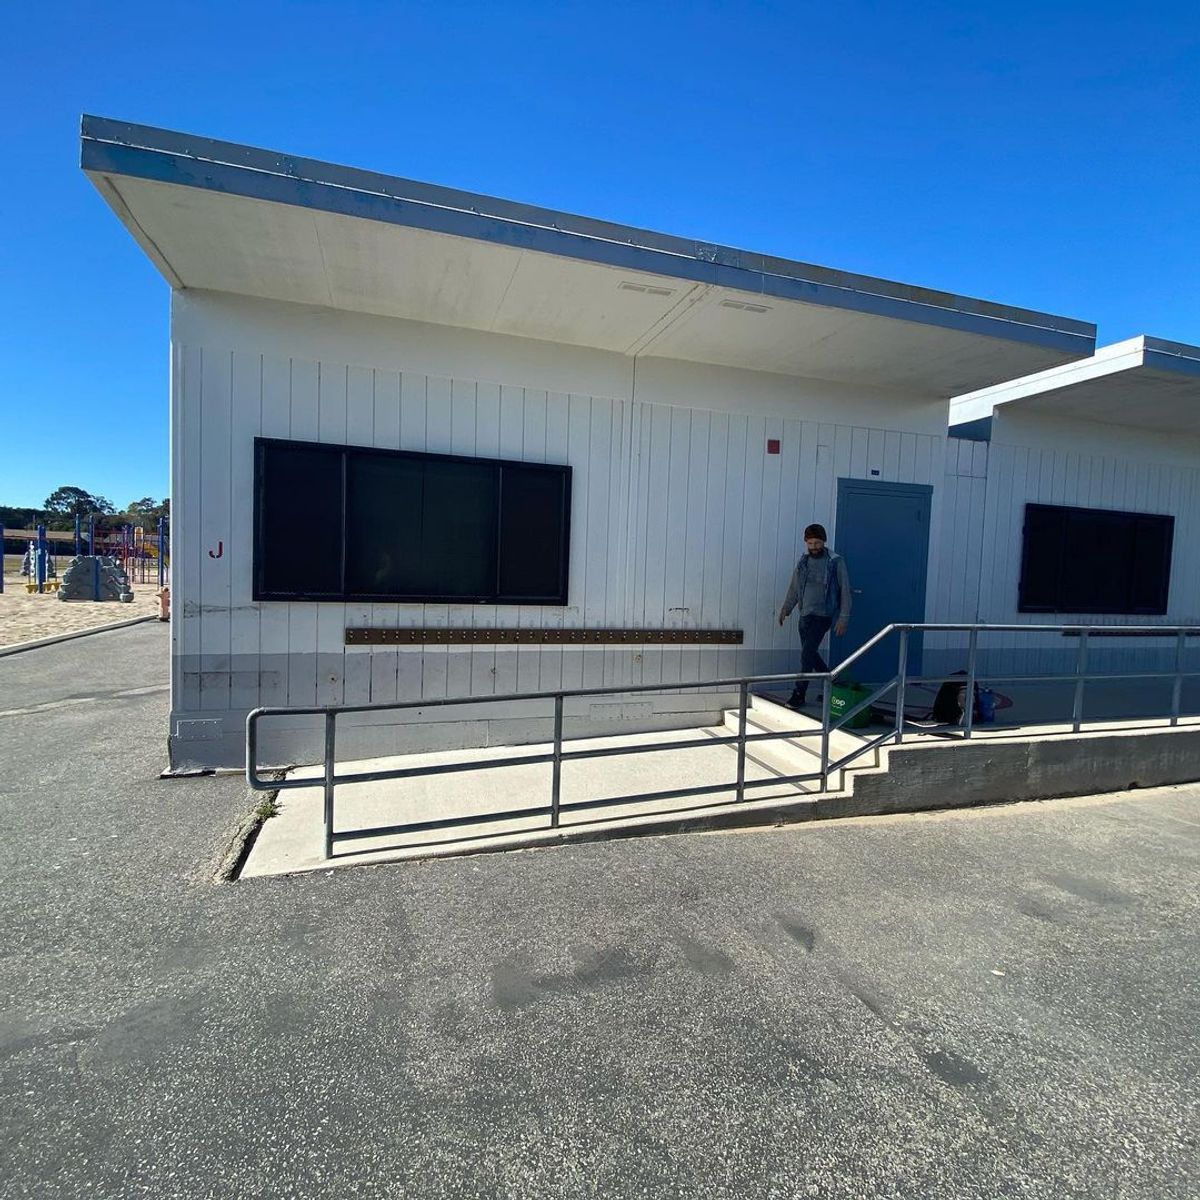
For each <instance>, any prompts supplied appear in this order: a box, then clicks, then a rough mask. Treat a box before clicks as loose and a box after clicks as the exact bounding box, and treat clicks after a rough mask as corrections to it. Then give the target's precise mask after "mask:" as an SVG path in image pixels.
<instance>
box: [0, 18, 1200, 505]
mask: <svg viewBox="0 0 1200 1200" xmlns="http://www.w3.org/2000/svg"><path fill="white" fill-rule="evenodd" d="M22 9H24V11H22ZM5 24H6V29H5V38H4V44H3V45H2V46H0V98H2V100H3V111H4V112H5V114H6V117H5V120H4V123H3V129H2V131H0V141H2V147H0V149H2V156H0V163H2V164H3V166H2V168H0V169H2V170H3V177H4V187H3V188H0V228H2V229H3V230H4V232H5V235H6V236H5V241H4V245H3V249H2V250H0V263H2V264H3V268H2V270H0V278H2V279H3V287H2V288H0V356H2V361H3V364H4V369H3V373H2V375H0V380H2V382H0V417H2V420H0V430H2V431H3V433H2V436H3V445H4V454H3V458H2V459H0V503H6V504H25V505H37V504H40V503H41V502H42V500H43V499H44V498H45V497H46V495H47V494H48V493H49V492H50V491H52V490H53V489H54V488H55V487H57V486H59V485H60V484H74V485H77V486H79V487H83V488H86V489H88V490H89V491H93V492H98V493H101V494H103V495H105V496H107V497H108V498H109V499H110V500H111V501H113V502H114V503H116V504H117V505H118V506H123V505H124V504H126V503H127V502H128V501H130V500H132V499H135V498H137V497H140V496H143V495H153V496H156V497H159V496H162V495H164V494H165V493H166V490H167V365H168V348H167V304H168V293H167V285H166V284H165V283H164V282H163V281H162V279H161V278H160V277H159V276H158V275H157V273H156V272H155V271H154V270H153V268H152V267H151V265H150V263H149V262H148V261H147V260H146V259H145V258H144V256H143V255H142V253H141V251H140V250H138V249H137V247H136V246H135V245H134V243H133V242H132V240H131V239H130V238H129V237H128V235H127V234H126V233H125V232H124V231H123V230H122V228H121V227H120V226H119V225H118V223H117V221H116V219H115V218H114V217H113V215H112V214H111V213H110V212H109V210H108V209H107V207H106V206H105V205H104V204H103V202H102V201H101V200H100V198H99V196H98V195H96V194H95V192H94V191H93V189H92V187H91V185H90V184H89V183H88V182H87V180H86V179H85V178H84V176H83V175H82V174H81V173H80V171H79V169H78V121H79V115H80V113H81V112H85V111H86V112H91V113H96V114H99V115H103V116H110V117H116V118H120V119H123V120H130V121H137V122H142V123H145V124H151V125H160V126H164V127H166V128H170V129H180V130H185V131H188V132H192V133H199V134H205V135H209V136H212V137H217V138H226V139H230V140H233V141H238V142H244V143H248V144H251V145H259V146H266V147H270V148H276V149H282V150H288V151H291V152H294V153H297V154H303V155H309V156H313V157H318V158H326V159H330V160H332V161H334V162H340V163H347V164H351V165H355V166H363V167H369V168H372V169H376V170H380V171H385V172H389V173H392V174H397V175H406V176H410V177H413V178H416V179H425V180H430V181H433V182H437V183H445V184H449V185H452V186H456V187H463V188H469V189H472V190H476V191H481V192H486V193H490V194H494V195H499V196H505V197H510V198H513V199H517V200H525V201H528V202H531V203H536V204H544V205H548V206H550V207H556V208H563V209H567V210H570V211H575V212H582V213H587V214H590V215H594V216H599V217H605V218H609V219H612V220H616V221H622V222H628V223H630V224H635V225H642V226H648V227H650V228H657V229H662V230H665V231H667V232H670V233H678V234H683V235H688V236H695V237H697V238H699V239H703V240H708V241H715V242H723V243H730V244H734V245H740V246H744V247H748V248H750V249H755V250H763V251H767V252H769V253H773V254H779V255H783V256H787V257H792V258H797V259H801V260H805V261H809V262H816V263H821V264H825V265H828V266H833V267H841V268H844V269H847V270H854V271H862V272H865V273H868V274H873V275H880V276H884V277H886V278H891V279H899V280H902V281H904V282H907V283H914V284H922V285H925V286H928V287H936V288H944V289H947V290H950V291H955V292H961V293H964V294H967V295H972V296H979V297H983V298H987V299H992V300H999V301H1003V302H1006V303H1010V304H1016V305H1021V306H1025V307H1029V308H1036V309H1043V310H1047V311H1050V312H1055V313H1060V314H1062V315H1066V316H1073V317H1079V318H1082V319H1084V320H1092V321H1095V322H1097V324H1098V325H1099V340H1100V341H1101V342H1108V341H1114V340H1117V339H1119V338H1123V337H1128V336H1132V335H1133V334H1135V333H1141V332H1148V333H1153V334H1156V335H1158V336H1161V337H1168V338H1175V339H1177V340H1181V341H1190V342H1200V287H1198V284H1197V267H1198V265H1200V254H1198V251H1200V156H1198V155H1197V153H1196V148H1197V146H1200V24H1198V23H1197V22H1196V20H1195V7H1194V3H1188V4H1184V3H1173V2H1167V3H1163V4H1160V5H1146V6H1144V7H1143V6H1130V5H1127V4H1120V5H1118V4H1114V3H1107V2H1105V0H1097V2H1095V3H1090V4H1083V3H1080V4H1060V5H1044V4H1036V5H1035V4H1015V5H1014V4H1008V5H999V4H991V3H987V2H986V0H981V2H980V3H977V4H973V5H964V4H961V3H957V2H956V3H952V4H942V3H928V2H926V3H922V4H920V5H916V4H895V5H888V4H866V3H839V4H830V3H828V2H825V3H818V4H807V3H783V4H766V3H763V4H739V3H736V2H733V3H728V2H727V3H723V4H713V3H702V4H689V5H655V4H649V3H647V4H629V5H626V4H573V3H544V4H506V3H503V2H493V3H482V4H474V3H472V4H468V3H454V2H453V0H440V2H438V3H428V4H426V3H421V4H407V3H395V4H383V3H380V4H368V3H356V2H354V0H342V2H340V3H337V4H328V3H289V4H283V3H274V4H259V3H255V2H254V0H243V2H241V3H238V4H230V3H226V2H225V0H211V2H210V3H207V4H187V5H183V4H180V5H176V4H172V3H169V2H167V0H163V2H159V3H153V4H147V3H117V4H113V5H101V4H54V3H47V4H44V5H41V6H34V5H28V6H20V7H17V6H13V7H12V8H10V10H9V12H8V13H6V17H5Z"/></svg>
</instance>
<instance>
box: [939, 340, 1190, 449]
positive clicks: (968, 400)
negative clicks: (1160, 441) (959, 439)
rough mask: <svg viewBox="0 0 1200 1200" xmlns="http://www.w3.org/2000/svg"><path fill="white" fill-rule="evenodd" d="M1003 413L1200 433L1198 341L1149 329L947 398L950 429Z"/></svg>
mask: <svg viewBox="0 0 1200 1200" xmlns="http://www.w3.org/2000/svg"><path fill="white" fill-rule="evenodd" d="M1005 411H1014V412H1034V413H1048V414H1052V415H1054V416H1058V417H1070V418H1079V419H1083V420H1087V421H1100V422H1103V423H1105V424H1109V425H1126V426H1132V427H1135V428H1138V429H1154V430H1158V431H1161V432H1166V433H1186V434H1189V435H1195V434H1200V347H1197V346H1188V345H1186V344H1184V343H1183V342H1168V341H1165V340H1163V339H1162V338H1154V337H1149V336H1146V335H1144V334H1143V335H1142V336H1140V337H1135V338H1130V339H1129V340H1128V341H1124V342H1114V343H1113V344H1112V345H1111V346H1103V347H1101V349H1099V350H1097V351H1096V353H1095V354H1093V355H1092V356H1091V357H1090V358H1085V359H1083V360H1082V361H1080V362H1073V363H1068V364H1067V365H1065V366H1060V367H1054V368H1051V369H1050V370H1046V371H1039V372H1038V373H1036V374H1033V375H1027V376H1025V377H1024V378H1021V379H1012V380H1009V381H1008V382H1007V383H1002V384H998V385H996V386H995V387H988V388H982V389H980V390H978V391H975V392H971V393H968V394H967V395H963V396H956V397H955V398H954V399H953V400H952V401H951V402H950V430H951V432H952V433H953V432H954V431H955V430H956V429H964V428H968V427H973V426H974V425H975V423H976V422H981V421H988V420H990V419H991V418H992V417H994V416H996V415H998V414H1001V413H1003V412H1005Z"/></svg>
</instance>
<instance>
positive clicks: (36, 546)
mask: <svg viewBox="0 0 1200 1200" xmlns="http://www.w3.org/2000/svg"><path fill="white" fill-rule="evenodd" d="M21 574H22V575H24V576H25V580H26V582H25V590H26V591H27V592H37V593H38V594H39V595H41V594H43V593H45V592H51V591H57V590H58V571H57V569H56V567H55V564H54V563H53V562H51V559H50V546H49V542H48V541H47V539H46V527H45V525H39V526H38V527H37V537H36V538H35V539H34V540H32V541H31V542H30V543H29V548H28V549H27V550H26V551H25V554H24V557H23V558H22V559H21Z"/></svg>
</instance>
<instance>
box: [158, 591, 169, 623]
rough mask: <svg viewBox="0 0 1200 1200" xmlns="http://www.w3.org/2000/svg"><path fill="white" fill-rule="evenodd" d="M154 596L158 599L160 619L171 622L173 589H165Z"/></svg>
mask: <svg viewBox="0 0 1200 1200" xmlns="http://www.w3.org/2000/svg"><path fill="white" fill-rule="evenodd" d="M154 594H155V595H156V596H157V597H158V619H159V620H160V621H169V620H170V619H171V589H170V588H169V587H164V588H161V589H159V591H157V592H155V593H154Z"/></svg>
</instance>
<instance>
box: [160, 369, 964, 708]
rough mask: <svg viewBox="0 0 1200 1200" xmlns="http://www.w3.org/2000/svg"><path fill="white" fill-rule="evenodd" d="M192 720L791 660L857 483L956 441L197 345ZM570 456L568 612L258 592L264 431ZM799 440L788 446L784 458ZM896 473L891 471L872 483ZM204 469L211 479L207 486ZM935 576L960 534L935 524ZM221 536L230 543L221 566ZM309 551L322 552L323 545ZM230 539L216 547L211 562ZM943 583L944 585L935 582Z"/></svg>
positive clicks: (924, 476) (904, 474)
mask: <svg viewBox="0 0 1200 1200" xmlns="http://www.w3.org/2000/svg"><path fill="white" fill-rule="evenodd" d="M177 359H178V364H179V367H178V379H177V389H178V396H177V424H176V430H177V434H178V436H177V492H178V502H177V508H176V532H177V544H178V546H179V548H180V554H179V557H178V560H177V564H176V571H177V593H176V595H177V600H178V599H181V600H182V601H183V603H182V605H179V606H177V616H178V624H179V629H178V638H179V655H180V656H181V660H182V662H183V664H184V665H183V669H182V671H181V672H180V673H179V687H178V689H177V697H178V700H177V702H176V705H175V707H176V710H177V711H189V712H197V711H204V710H212V711H221V710H245V709H247V708H250V707H253V706H254V705H255V704H275V705H278V704H288V705H311V704H341V703H346V704H367V703H387V702H388V701H393V700H396V699H404V698H409V699H415V698H437V697H444V696H448V695H468V694H471V695H480V696H486V695H492V694H496V693H504V692H510V691H514V690H516V691H532V690H539V689H548V688H557V687H560V686H563V687H568V688H570V687H578V686H588V685H592V686H606V685H611V684H618V685H619V684H621V683H626V682H635V683H652V682H659V681H660V680H661V681H667V682H672V681H676V680H688V679H693V680H694V679H698V678H702V677H705V676H712V675H720V674H735V673H737V672H738V671H741V670H765V669H778V670H786V669H787V667H788V666H789V665H790V664H791V663H792V662H793V660H794V658H795V650H796V645H795V631H794V629H791V628H790V627H789V628H788V629H782V630H781V629H780V628H779V627H778V625H777V624H776V622H775V613H776V611H777V609H778V605H779V602H780V600H781V599H782V595H783V592H784V590H785V587H786V580H787V577H788V574H789V572H790V570H791V567H792V565H793V563H794V562H795V559H796V557H797V555H798V553H799V552H800V549H801V533H802V531H803V528H804V526H805V524H807V523H808V522H809V521H811V520H820V521H822V522H824V523H825V524H826V525H827V526H829V528H830V532H831V535H832V537H833V538H834V540H835V542H836V512H835V499H836V489H837V479H838V477H839V476H849V477H859V478H878V479H881V480H891V481H898V482H918V483H931V484H935V485H936V486H935V494H936V491H937V487H938V486H940V485H942V483H943V468H944V461H943V460H944V442H945V439H943V438H939V437H935V436H931V435H928V434H916V433H907V432H899V431H886V430H877V429H864V428H858V427H852V426H849V425H836V424H828V423H817V422H810V421H803V420H784V419H780V418H777V417H761V416H753V415H747V414H745V413H730V412H714V411H709V410H706V409H702V408H682V407H678V406H668V405H662V404H654V403H647V402H642V401H638V402H632V401H629V400H622V399H614V398H610V397H604V396H589V395H579V394H567V393H563V392H554V391H549V392H547V391H543V390H540V389H532V388H522V387H516V386H509V385H504V386H501V385H499V384H495V383H488V382H482V381H476V380H469V379H449V378H445V377H439V376H433V375H423V374H416V373H408V372H403V373H402V372H399V371H394V370H378V369H372V368H370V367H365V366H362V365H359V364H348V363H344V362H330V361H320V362H313V361H306V360H303V359H299V358H284V357H275V356H272V355H269V354H268V355H255V354H250V353H246V352H244V351H237V352H230V351H225V350H221V349H217V348H213V347H208V346H206V347H203V348H201V347H187V346H185V347H183V348H181V349H179V350H178V352H177ZM258 434H262V435H263V436H268V437H288V438H294V439H308V440H319V441H324V442H331V443H342V442H348V443H351V444H356V445H369V446H380V447H388V448H403V449H412V450H430V451H442V452H449V453H454V454H479V455H484V456H501V457H512V458H519V459H525V460H529V461H550V462H565V463H570V464H571V466H572V468H573V472H574V479H573V504H572V539H571V563H570V599H571V604H570V605H569V606H567V607H566V608H557V607H546V608H540V607H529V606H525V607H521V608H509V607H484V606H475V605H461V606H454V605H432V604H430V605H397V604H325V603H322V604H306V603H299V602H296V603H264V604H255V603H254V602H253V601H252V599H251V569H252V529H251V514H252V508H253V497H252V494H251V491H252V482H253V463H252V446H253V438H254V437H255V436H256V435H258ZM768 438H778V439H779V440H780V443H781V453H780V454H778V455H769V454H767V453H766V443H767V439H768ZM873 472H878V474H872V473H873ZM202 477H203V488H201V478H202ZM933 536H934V545H933V546H931V556H930V558H931V565H930V570H931V580H933V579H937V578H938V575H937V572H938V570H939V563H940V562H941V561H942V560H943V559H944V554H942V553H939V549H940V548H941V547H942V546H943V544H944V543H945V541H946V538H945V533H944V531H943V532H942V533H941V534H939V532H938V529H937V527H936V521H935V528H934V531H933ZM218 544H219V545H220V551H221V553H220V556H219V557H215V555H216V552H217V550H218ZM301 549H302V548H301ZM209 551H212V552H213V553H212V555H210V553H209ZM931 590H934V589H931ZM347 624H353V625H376V626H383V627H386V626H395V625H430V626H445V625H464V624H465V625H471V624H475V625H495V624H500V625H504V626H516V625H541V624H544V625H565V626H568V627H571V626H577V627H583V626H601V625H627V624H628V625H642V624H644V625H647V626H667V627H672V626H678V627H685V628H694V627H719V626H735V627H741V628H744V629H745V631H746V645H745V648H744V649H742V650H737V649H732V648H728V649H726V648H723V649H717V648H701V647H695V646H690V647H678V648H676V647H665V648H663V647H656V648H647V649H645V650H642V651H639V650H637V649H636V648H634V649H628V648H622V649H602V650H591V651H582V650H580V651H574V650H571V649H570V648H565V649H564V648H562V647H553V648H547V649H540V648H534V647H529V648H526V647H520V648H515V649H500V648H486V647H485V648H480V649H472V650H466V649H464V650H459V649H450V648H447V647H430V648H428V649H425V650H395V649H389V648H379V647H374V648H373V647H349V648H348V647H345V646H344V645H343V630H344V628H345V627H346V625H347Z"/></svg>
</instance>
